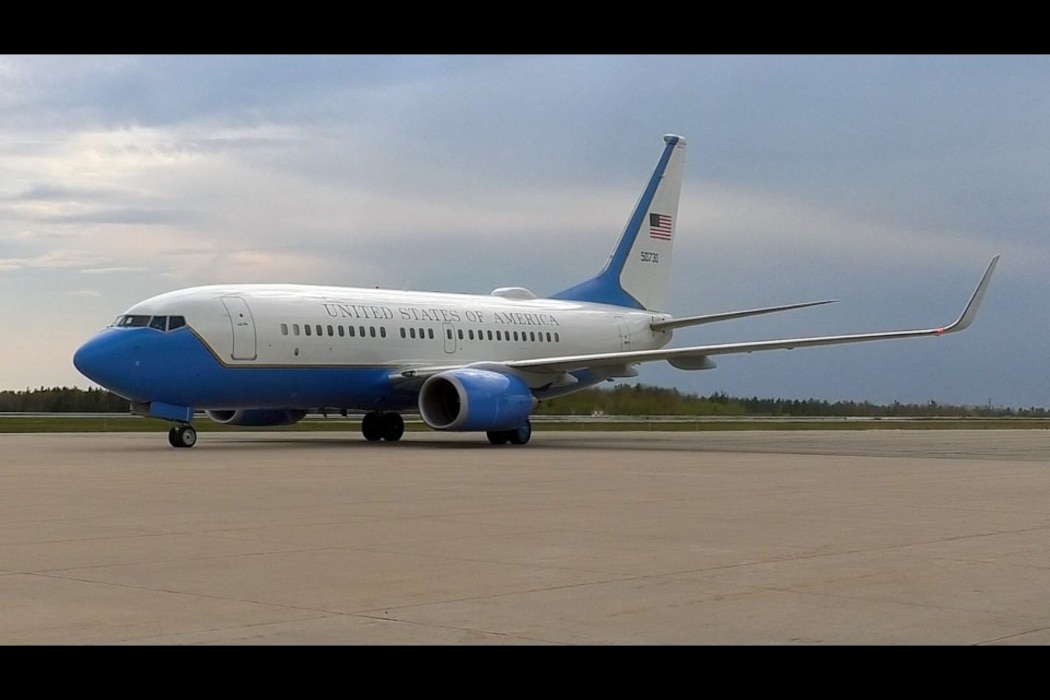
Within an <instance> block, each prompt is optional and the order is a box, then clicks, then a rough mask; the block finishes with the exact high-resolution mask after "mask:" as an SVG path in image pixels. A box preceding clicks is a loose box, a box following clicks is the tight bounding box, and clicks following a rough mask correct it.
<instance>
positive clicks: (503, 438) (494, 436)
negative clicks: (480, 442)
mask: <svg viewBox="0 0 1050 700" xmlns="http://www.w3.org/2000/svg"><path fill="white" fill-rule="evenodd" d="M486 434H487V435H488V436H489V442H491V443H492V444H493V445H506V444H507V440H510V435H508V434H507V431H506V430H490V431H488V433H486Z"/></svg>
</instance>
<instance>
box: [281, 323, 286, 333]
mask: <svg viewBox="0 0 1050 700" xmlns="http://www.w3.org/2000/svg"><path fill="white" fill-rule="evenodd" d="M281 335H288V324H287V323H282V324H281Z"/></svg>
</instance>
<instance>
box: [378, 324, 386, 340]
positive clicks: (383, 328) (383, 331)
mask: <svg viewBox="0 0 1050 700" xmlns="http://www.w3.org/2000/svg"><path fill="white" fill-rule="evenodd" d="M379 337H380V338H385V337H386V326H380V327H379Z"/></svg>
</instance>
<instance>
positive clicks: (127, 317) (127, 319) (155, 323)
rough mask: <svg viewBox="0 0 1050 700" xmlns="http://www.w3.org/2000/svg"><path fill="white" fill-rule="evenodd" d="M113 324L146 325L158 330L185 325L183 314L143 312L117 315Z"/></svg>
mask: <svg viewBox="0 0 1050 700" xmlns="http://www.w3.org/2000/svg"><path fill="white" fill-rule="evenodd" d="M113 325H114V326H117V327H119V328H140V327H144V326H148V327H150V328H155V329H156V330H158V331H173V330H175V329H176V328H182V327H183V326H185V325H186V317H185V316H146V315H143V314H124V315H123V316H117V319H116V320H115V321H113Z"/></svg>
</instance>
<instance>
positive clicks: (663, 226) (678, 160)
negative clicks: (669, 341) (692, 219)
mask: <svg viewBox="0 0 1050 700" xmlns="http://www.w3.org/2000/svg"><path fill="white" fill-rule="evenodd" d="M664 143H666V144H667V145H666V146H665V147H664V152H663V155H662V156H660V161H659V162H658V163H657V164H656V170H654V171H653V176H652V177H651V178H650V179H649V184H648V185H646V187H645V190H644V191H643V192H642V196H641V198H640V199H639V200H638V204H637V205H636V206H635V208H634V213H633V214H631V218H630V219H628V220H627V226H626V227H625V228H624V230H623V233H622V234H620V240H619V241H618V242H617V244H616V248H614V249H613V252H612V254H611V255H610V256H609V259H608V260H607V261H606V263H605V267H603V268H602V271H601V272H599V273H598V274H597V275H596V276H595V277H592V278H591V279H589V280H586V281H585V282H581V283H580V284H577V285H575V286H573V287H570V288H568V289H566V290H564V291H561V292H558V293H557V294H554V295H552V296H551V298H552V299H568V300H573V301H591V302H597V303H601V304H615V305H616V306H626V307H630V308H635V309H649V310H653V311H664V310H666V306H667V287H668V280H669V277H670V271H671V254H672V252H673V247H674V232H675V229H676V228H677V223H678V198H679V196H680V194H681V192H682V171H683V169H684V165H685V139H684V138H682V137H681V136H675V135H674V134H667V135H666V136H664Z"/></svg>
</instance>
